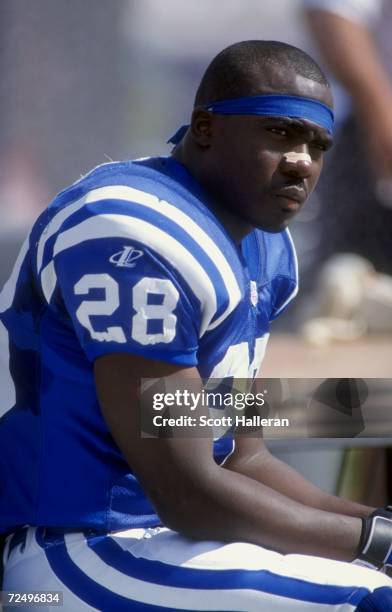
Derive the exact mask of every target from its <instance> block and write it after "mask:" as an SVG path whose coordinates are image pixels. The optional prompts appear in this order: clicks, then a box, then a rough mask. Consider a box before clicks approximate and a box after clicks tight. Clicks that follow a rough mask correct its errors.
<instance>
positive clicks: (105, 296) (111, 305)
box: [55, 237, 200, 366]
mask: <svg viewBox="0 0 392 612" xmlns="http://www.w3.org/2000/svg"><path fill="white" fill-rule="evenodd" d="M55 268H56V275H57V282H58V287H59V290H60V292H61V296H62V300H63V302H64V305H65V308H66V310H67V312H68V314H69V316H70V317H71V319H72V323H73V327H74V329H75V333H76V335H77V337H78V339H79V342H80V344H81V346H82V348H83V349H84V351H85V353H86V355H87V356H88V358H89V359H90V360H94V359H95V358H97V357H99V356H101V355H104V354H106V353H113V352H115V353H117V352H125V353H132V354H136V355H143V356H144V357H148V358H151V359H159V360H163V361H167V362H170V363H176V364H182V365H184V366H193V365H196V364H197V357H196V353H197V349H198V338H199V328H200V303H199V300H198V299H197V297H196V296H195V295H194V294H193V293H192V290H191V288H190V286H189V285H188V283H187V282H186V280H185V279H184V278H183V277H182V276H181V274H179V272H178V270H176V269H175V268H174V267H172V266H171V265H170V263H169V262H168V261H167V260H165V259H164V258H163V257H161V256H160V255H159V254H158V253H156V252H155V251H154V250H153V249H151V248H147V247H146V246H145V245H143V244H142V243H137V242H136V241H135V240H132V242H130V241H129V240H128V241H127V240H124V238H118V237H113V238H99V239H94V240H87V241H82V242H80V243H79V244H76V245H74V246H72V248H67V249H65V250H63V251H62V252H61V253H59V254H58V255H57V257H56V261H55Z"/></svg>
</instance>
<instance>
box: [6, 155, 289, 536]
mask: <svg viewBox="0 0 392 612" xmlns="http://www.w3.org/2000/svg"><path fill="white" fill-rule="evenodd" d="M205 200H206V198H205V195H204V193H203V190H202V189H201V187H200V185H199V184H198V183H197V182H196V181H195V180H194V179H193V178H192V177H191V176H190V174H189V173H188V172H187V170H186V169H185V167H184V166H182V165H181V164H180V163H179V162H177V161H176V160H174V159H173V158H171V157H168V158H166V157H162V158H149V159H144V160H139V161H134V162H118V163H109V164H104V165H102V166H99V167H98V168H96V169H94V170H93V171H92V172H90V173H89V174H88V175H87V176H85V177H83V178H82V179H81V180H79V181H77V182H76V183H74V184H73V185H71V186H70V187H69V188H68V189H66V190H64V191H63V192H61V193H60V194H59V195H58V196H57V197H56V198H55V200H54V201H53V202H52V203H51V205H50V206H49V207H48V208H47V209H46V210H45V211H44V212H43V213H42V214H41V216H40V217H39V218H38V220H37V222H36V223H35V225H34V227H33V229H32V231H31V233H30V234H29V236H28V238H27V239H26V241H25V243H24V245H23V247H22V249H21V251H20V254H19V257H18V259H17V262H16V264H15V267H14V270H13V272H12V275H11V277H10V279H9V280H8V282H7V283H6V285H5V286H4V288H3V291H2V293H1V296H0V334H1V338H2V341H3V348H4V350H6V351H7V355H6V357H5V361H6V365H7V367H8V365H9V375H8V380H9V394H8V396H7V401H8V406H2V407H0V412H3V413H4V414H3V416H2V418H1V420H0V448H1V453H0V531H8V530H11V529H13V528H14V527H16V526H18V525H24V524H30V525H46V526H58V527H65V528H70V529H85V528H94V529H100V530H105V531H112V530H120V529H125V528H130V527H138V526H140V527H142V526H143V527H146V526H154V525H157V524H159V518H158V517H157V515H156V513H155V510H154V508H153V507H152V505H151V503H150V501H149V500H148V498H147V497H146V495H145V494H144V492H143V490H142V488H141V486H140V484H139V482H138V480H137V478H136V477H135V476H134V475H133V473H132V471H131V470H130V468H129V466H128V465H127V463H126V461H125V459H124V457H123V456H122V454H121V452H120V451H119V449H118V448H117V446H116V444H115V443H114V441H113V439H112V437H111V435H110V433H109V431H108V428H107V426H106V423H105V421H104V419H103V417H102V415H101V411H100V408H99V405H98V401H97V396H96V392H95V386H94V377H93V362H94V360H95V359H96V358H97V357H99V356H101V355H104V354H106V353H114V352H121V353H123V352H125V353H132V354H136V355H142V356H144V357H147V358H152V359H159V360H163V361H167V362H170V363H173V364H181V365H183V366H184V367H186V366H195V367H197V368H198V370H199V372H200V375H201V376H202V377H203V378H204V379H206V378H207V379H208V378H210V377H216V378H223V377H232V376H236V377H240V378H247V377H253V376H254V375H255V373H256V372H257V371H258V369H259V366H260V363H261V361H262V358H263V355H264V351H265V347H266V343H267V339H268V335H269V326H270V321H271V320H272V319H274V318H275V317H277V316H278V315H279V314H280V313H281V312H282V310H283V309H284V308H285V307H286V305H287V304H288V303H289V301H290V300H291V299H292V298H293V296H294V295H295V293H296V290H297V264H296V257H295V252H294V248H293V245H292V242H291V238H290V235H289V232H288V231H287V230H286V231H283V232H281V233H276V234H272V233H266V232H263V231H261V230H254V231H253V232H251V233H250V234H249V235H248V236H247V237H246V238H245V239H244V240H243V242H242V244H241V245H240V246H239V245H237V244H236V243H235V242H234V241H233V240H232V238H231V237H230V235H229V234H228V233H227V232H226V230H225V228H224V227H223V226H222V224H221V223H220V222H219V220H218V219H217V218H216V217H215V216H214V214H213V213H212V212H211V210H210V209H209V208H208V206H207V204H206V201H205ZM214 446H215V449H214V450H215V457H216V460H217V461H219V462H221V461H222V460H223V459H224V458H225V457H227V455H228V453H230V452H231V450H232V441H231V440H230V438H227V437H226V438H224V439H222V440H217V441H216V442H215V444H214Z"/></svg>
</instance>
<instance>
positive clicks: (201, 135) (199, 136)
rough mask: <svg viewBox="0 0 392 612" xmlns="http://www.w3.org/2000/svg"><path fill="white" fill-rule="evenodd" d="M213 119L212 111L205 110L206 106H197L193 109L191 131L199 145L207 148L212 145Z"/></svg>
mask: <svg viewBox="0 0 392 612" xmlns="http://www.w3.org/2000/svg"><path fill="white" fill-rule="evenodd" d="M213 120H214V117H213V115H212V113H209V112H208V111H206V110H204V108H200V107H196V108H195V109H194V110H193V113H192V119H191V129H190V133H191V136H192V138H193V140H194V142H195V143H196V144H197V145H199V147H202V148H205V149H207V148H208V147H210V146H211V139H212V132H213Z"/></svg>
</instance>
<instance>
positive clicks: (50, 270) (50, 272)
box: [41, 259, 57, 304]
mask: <svg viewBox="0 0 392 612" xmlns="http://www.w3.org/2000/svg"><path fill="white" fill-rule="evenodd" d="M56 283H57V276H56V270H55V267H54V260H53V259H52V260H51V261H50V262H49V263H48V265H47V266H45V268H44V269H43V270H42V272H41V286H42V291H43V294H44V296H45V299H46V301H47V302H48V304H49V302H50V300H51V297H52V294H53V291H54V289H55V287H56Z"/></svg>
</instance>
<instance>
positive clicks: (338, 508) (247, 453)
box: [225, 436, 375, 517]
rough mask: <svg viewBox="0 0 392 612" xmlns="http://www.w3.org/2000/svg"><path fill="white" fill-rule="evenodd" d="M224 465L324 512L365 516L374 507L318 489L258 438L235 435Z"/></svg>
mask: <svg viewBox="0 0 392 612" xmlns="http://www.w3.org/2000/svg"><path fill="white" fill-rule="evenodd" d="M225 468H227V469H229V470H233V471H235V472H238V473H240V474H244V475H245V476H248V477H249V478H253V479H254V480H257V481H259V482H262V483H263V484H265V485H267V486H269V487H271V488H272V489H274V490H275V491H278V492H279V493H282V494H283V495H286V496H287V497H289V498H290V499H293V500H295V501H298V502H300V503H302V504H305V505H307V506H310V507H312V508H318V509H319V510H325V511H327V512H338V513H340V514H346V515H348V516H357V517H366V516H369V514H371V512H373V511H374V510H375V508H371V507H369V506H364V505H362V504H357V503H355V502H351V501H348V500H345V499H342V498H341V497H336V496H335V495H330V494H329V493H326V492H325V491H323V490H321V489H319V488H318V487H316V486H315V485H314V484H312V483H311V482H309V481H308V480H306V479H305V478H304V477H303V476H301V474H299V473H298V472H296V471H295V470H294V469H293V468H291V467H290V466H289V465H287V464H286V463H284V462H283V461H280V460H279V459H277V458H276V457H274V456H273V455H272V454H271V453H270V452H269V450H268V449H267V447H266V445H265V443H264V441H263V440H262V439H260V438H250V437H244V436H238V437H237V438H236V443H235V450H234V453H233V454H232V455H231V456H230V457H229V458H228V460H227V461H226V462H225Z"/></svg>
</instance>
